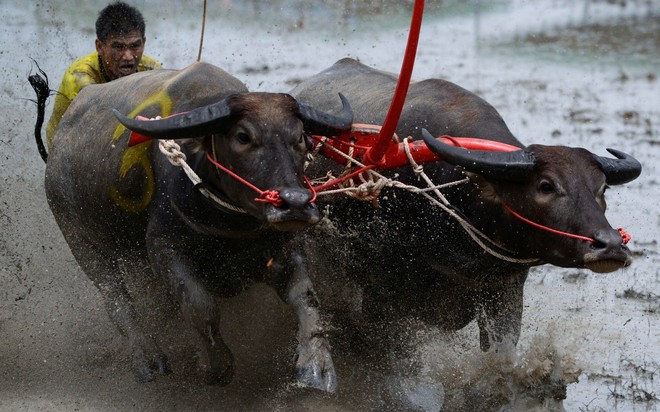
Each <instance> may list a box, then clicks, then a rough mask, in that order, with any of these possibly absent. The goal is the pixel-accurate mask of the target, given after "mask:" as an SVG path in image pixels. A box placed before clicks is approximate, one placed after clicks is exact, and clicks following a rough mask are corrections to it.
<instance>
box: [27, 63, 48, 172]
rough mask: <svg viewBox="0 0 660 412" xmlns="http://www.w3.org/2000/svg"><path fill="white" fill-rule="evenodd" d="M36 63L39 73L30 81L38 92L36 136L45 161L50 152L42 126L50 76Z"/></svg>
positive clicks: (31, 76) (29, 79) (31, 77)
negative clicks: (47, 150) (42, 135)
mask: <svg viewBox="0 0 660 412" xmlns="http://www.w3.org/2000/svg"><path fill="white" fill-rule="evenodd" d="M34 63H35V64H36V65H37V70H39V73H36V74H31V75H29V76H28V81H29V82H30V85H31V86H32V88H33V89H34V92H35V93H36V94H37V101H36V103H37V123H36V124H35V125H34V138H35V140H36V141H37V148H38V149H39V154H40V155H41V158H42V159H43V161H44V163H45V162H46V161H47V160H48V152H46V146H44V140H43V138H42V137H41V128H42V127H43V124H44V115H45V112H46V101H47V100H48V97H49V96H50V88H49V87H48V76H47V75H46V73H44V71H43V70H41V67H39V64H37V62H36V61H35V62H34Z"/></svg>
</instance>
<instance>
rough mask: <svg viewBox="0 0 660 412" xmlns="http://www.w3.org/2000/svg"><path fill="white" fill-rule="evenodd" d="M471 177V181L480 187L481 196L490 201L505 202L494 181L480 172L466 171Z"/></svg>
mask: <svg viewBox="0 0 660 412" xmlns="http://www.w3.org/2000/svg"><path fill="white" fill-rule="evenodd" d="M464 173H465V175H466V176H467V177H468V178H469V179H470V183H468V184H473V185H475V186H477V187H478V188H479V198H480V199H483V200H485V201H487V202H490V203H497V204H501V203H504V201H503V200H502V198H500V195H499V194H497V190H496V189H495V186H494V185H493V183H492V182H490V181H489V180H488V179H486V178H485V177H484V176H483V175H481V174H479V173H472V172H464Z"/></svg>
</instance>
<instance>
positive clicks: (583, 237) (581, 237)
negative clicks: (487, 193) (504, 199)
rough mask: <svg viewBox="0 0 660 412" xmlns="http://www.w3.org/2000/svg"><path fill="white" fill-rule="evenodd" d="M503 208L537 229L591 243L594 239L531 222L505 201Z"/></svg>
mask: <svg viewBox="0 0 660 412" xmlns="http://www.w3.org/2000/svg"><path fill="white" fill-rule="evenodd" d="M504 209H506V211H507V212H509V213H511V214H512V215H514V216H515V217H517V218H518V219H520V220H522V221H523V222H525V223H528V224H530V225H532V226H534V227H536V228H539V229H542V230H546V231H548V232H552V233H556V234H558V235H562V236H567V237H572V238H573V239H580V240H586V241H587V242H591V243H593V242H595V240H593V239H592V238H590V237H586V236H580V235H575V234H573V233H568V232H562V231H560V230H556V229H552V228H549V227H547V226H543V225H541V224H539V223H536V222H532V221H531V220H529V219H527V218H525V217H523V216H521V215H519V214H518V213H516V212H514V211H513V209H511V208H510V207H509V205H508V204H506V203H505V204H504Z"/></svg>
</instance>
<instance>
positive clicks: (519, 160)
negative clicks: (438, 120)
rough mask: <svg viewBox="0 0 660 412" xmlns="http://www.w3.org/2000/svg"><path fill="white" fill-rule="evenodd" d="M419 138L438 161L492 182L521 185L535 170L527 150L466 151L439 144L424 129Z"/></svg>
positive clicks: (532, 159)
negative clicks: (461, 168) (490, 179)
mask: <svg viewBox="0 0 660 412" xmlns="http://www.w3.org/2000/svg"><path fill="white" fill-rule="evenodd" d="M422 137H423V138H424V142H425V143H426V145H427V146H428V148H429V149H431V151H432V152H433V153H435V154H436V155H437V156H438V157H440V159H442V160H444V161H445V162H447V163H451V164H453V165H457V166H462V167H464V168H465V169H466V170H468V171H469V172H473V173H478V174H480V175H484V176H486V177H491V178H493V179H499V180H507V181H512V182H522V181H525V180H527V179H528V178H529V174H530V172H532V170H534V164H535V158H534V154H533V153H532V152H531V151H529V150H527V149H522V150H515V151H513V152H490V151H486V150H467V149H463V148H460V147H454V146H451V145H448V144H446V143H443V142H441V141H439V140H438V139H436V138H435V137H433V136H432V135H431V133H429V132H428V130H426V129H422Z"/></svg>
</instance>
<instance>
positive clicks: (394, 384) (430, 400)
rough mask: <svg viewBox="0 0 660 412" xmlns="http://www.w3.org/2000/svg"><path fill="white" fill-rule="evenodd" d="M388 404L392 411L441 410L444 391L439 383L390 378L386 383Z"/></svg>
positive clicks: (427, 411) (425, 411)
mask: <svg viewBox="0 0 660 412" xmlns="http://www.w3.org/2000/svg"><path fill="white" fill-rule="evenodd" d="M386 385H387V391H388V395H389V396H388V398H390V400H391V402H388V404H389V405H390V406H393V404H394V405H396V406H397V407H396V408H394V409H397V410H399V409H400V410H405V411H419V412H436V411H440V410H442V405H443V404H444V401H445V391H444V388H443V387H442V385H441V384H440V383H431V382H425V381H423V380H421V379H419V378H416V377H401V376H392V377H390V378H388V379H387V382H386Z"/></svg>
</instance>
